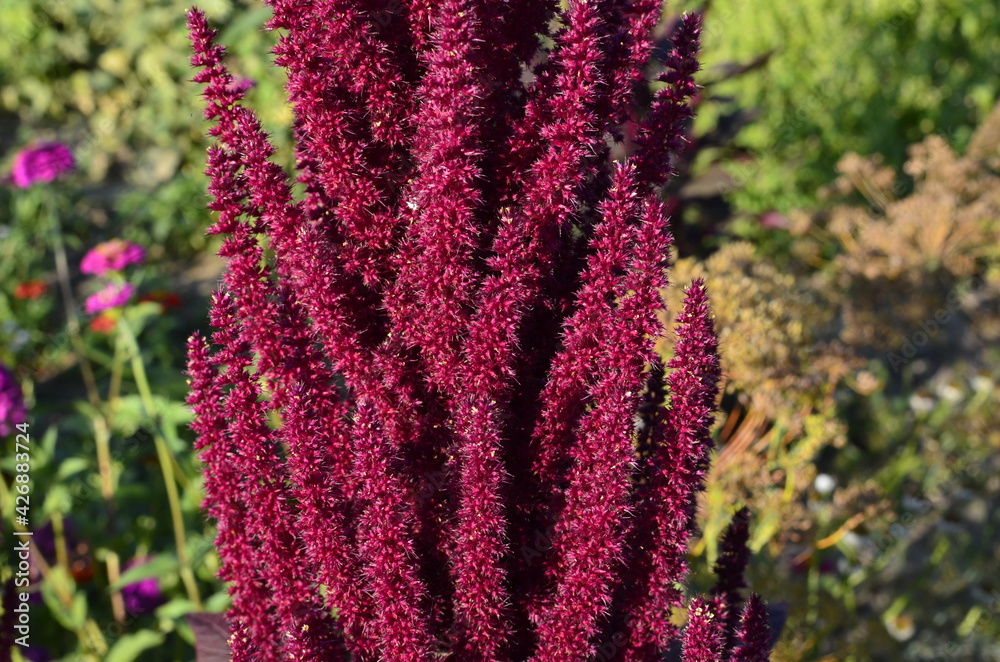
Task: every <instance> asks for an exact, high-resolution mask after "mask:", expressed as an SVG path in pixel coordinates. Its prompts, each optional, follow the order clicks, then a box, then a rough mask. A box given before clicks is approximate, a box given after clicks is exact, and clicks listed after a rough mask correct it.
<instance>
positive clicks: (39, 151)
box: [11, 143, 76, 188]
mask: <svg viewBox="0 0 1000 662" xmlns="http://www.w3.org/2000/svg"><path fill="white" fill-rule="evenodd" d="M75 165H76V164H75V162H74V161H73V154H72V153H71V152H70V151H69V147H67V146H66V145H63V144H62V143H44V144H41V145H38V146H36V147H27V148H25V149H22V150H21V151H20V152H18V153H17V154H16V155H15V156H14V165H13V168H12V169H11V178H12V179H13V180H14V183H15V184H16V185H17V186H19V187H20V188H28V187H29V186H31V185H32V184H34V183H36V182H51V181H52V180H53V179H55V178H56V177H58V176H59V175H60V174H62V173H64V172H67V171H69V170H72V169H73V167H74V166H75Z"/></svg>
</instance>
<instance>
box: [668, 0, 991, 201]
mask: <svg viewBox="0 0 1000 662" xmlns="http://www.w3.org/2000/svg"><path fill="white" fill-rule="evenodd" d="M700 4H701V3H688V4H687V5H686V6H687V7H688V8H694V7H696V6H699V5H700ZM772 51H773V56H772V57H771V59H770V61H769V62H768V64H767V65H766V66H765V67H764V68H763V69H761V70H759V71H756V72H752V73H749V74H747V75H744V76H739V77H736V78H734V79H732V80H729V81H726V82H724V83H721V84H720V85H718V86H717V87H716V88H714V89H713V93H714V94H715V95H718V96H726V97H731V102H730V103H727V104H722V105H721V106H715V107H714V108H713V107H707V108H705V107H703V108H699V115H698V119H697V122H698V125H699V126H702V127H705V126H710V125H712V124H713V123H714V121H715V117H716V116H717V115H718V113H719V112H721V111H722V110H723V109H724V108H725V107H727V106H728V107H731V106H733V105H735V106H736V107H739V108H742V109H746V110H750V109H754V110H756V111H757V112H758V113H759V115H758V120H757V121H755V122H754V123H753V124H752V125H751V126H749V127H747V128H746V129H744V130H743V131H742V132H741V133H740V135H739V136H738V139H737V140H736V144H737V145H738V146H740V147H741V148H744V149H746V150H748V151H749V152H750V154H751V155H752V156H753V157H754V160H755V162H754V163H742V164H733V165H732V166H731V167H730V172H731V173H732V174H733V175H734V176H735V178H736V180H737V183H738V184H741V185H743V186H744V188H743V189H741V190H740V191H738V192H737V193H736V194H734V195H733V196H732V200H733V201H734V203H735V206H736V207H737V208H738V209H739V210H741V211H747V212H763V211H766V210H768V209H777V210H779V211H788V210H790V209H794V208H797V207H809V206H811V205H812V201H813V199H814V195H815V192H816V190H817V189H818V188H819V187H820V186H823V185H824V184H826V183H828V182H829V181H830V180H831V179H833V177H834V166H835V164H836V162H837V160H838V159H839V158H840V156H841V155H843V154H844V153H846V152H850V151H854V152H858V153H861V154H866V155H867V154H875V153H879V154H883V155H884V156H885V157H886V163H887V164H888V165H892V166H895V167H899V166H901V165H902V163H903V160H904V158H905V150H906V146H907V145H909V144H911V143H915V142H918V141H919V140H920V139H921V138H923V137H924V136H925V135H928V134H930V133H938V134H941V135H944V136H947V137H948V138H949V142H951V143H952V144H953V145H954V146H955V147H956V148H957V149H959V150H960V151H961V150H962V149H964V146H965V143H966V141H967V140H968V138H969V136H970V135H971V131H972V127H974V126H976V125H977V124H978V123H979V122H980V121H982V119H983V118H984V117H985V116H986V114H987V113H988V112H989V110H990V108H992V106H993V104H994V102H995V100H996V99H997V95H998V91H1000V9H998V5H997V3H995V2H994V1H993V0H806V1H804V2H768V1H765V0H713V1H712V2H711V5H710V8H709V9H708V11H707V13H706V18H705V38H704V57H703V60H702V62H703V67H704V69H705V73H704V78H705V79H706V80H710V79H711V78H712V77H713V75H714V74H713V67H715V66H717V65H720V64H726V63H733V62H748V61H750V60H752V59H754V58H755V57H757V56H759V55H762V54H764V53H768V52H772Z"/></svg>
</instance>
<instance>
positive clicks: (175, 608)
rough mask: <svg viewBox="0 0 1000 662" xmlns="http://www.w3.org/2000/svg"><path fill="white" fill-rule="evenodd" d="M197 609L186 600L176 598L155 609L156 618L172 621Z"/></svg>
mask: <svg viewBox="0 0 1000 662" xmlns="http://www.w3.org/2000/svg"><path fill="white" fill-rule="evenodd" d="M197 609H198V606H197V605H196V604H195V603H193V602H192V601H190V600H188V599H187V598H177V599H176V600H171V601H170V602H168V603H167V604H165V605H163V606H162V607H159V608H157V610H156V617H157V618H160V619H166V620H170V621H172V620H176V619H178V618H180V617H181V616H187V615H188V614H190V613H191V612H193V611H197Z"/></svg>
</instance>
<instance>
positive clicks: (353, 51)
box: [189, 0, 768, 662]
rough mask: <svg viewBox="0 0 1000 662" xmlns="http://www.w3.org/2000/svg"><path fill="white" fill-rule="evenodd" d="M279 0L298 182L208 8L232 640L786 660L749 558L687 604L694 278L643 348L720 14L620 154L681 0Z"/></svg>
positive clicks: (194, 392) (501, 656)
mask: <svg viewBox="0 0 1000 662" xmlns="http://www.w3.org/2000/svg"><path fill="white" fill-rule="evenodd" d="M269 5H270V6H271V8H272V10H273V18H272V19H271V21H270V22H269V25H268V27H269V28H270V29H280V30H281V34H282V35H283V36H282V38H281V40H280V42H279V45H278V46H277V47H276V50H275V54H276V62H277V64H279V65H280V66H283V67H285V69H286V71H287V74H288V88H287V89H288V94H289V101H290V103H291V104H292V107H293V109H294V112H295V123H294V135H295V138H296V143H297V148H296V163H295V168H296V172H297V180H298V183H300V184H301V185H302V186H301V193H298V191H299V189H298V188H296V189H294V190H293V186H292V183H291V182H289V181H288V179H287V177H286V175H285V172H284V171H283V170H282V168H281V167H280V166H279V165H277V164H275V163H274V162H272V161H271V156H272V154H273V151H274V150H273V148H272V147H271V145H270V144H269V142H268V140H267V137H266V135H265V133H264V131H263V130H262V128H261V125H260V122H259V120H258V119H257V117H256V116H255V114H254V113H253V112H252V111H250V110H249V109H247V108H246V107H245V106H243V105H242V103H241V100H242V96H243V93H244V92H245V90H244V89H243V88H242V86H240V85H238V84H235V83H236V81H235V78H234V76H233V75H232V74H231V73H230V72H229V71H228V70H227V69H226V67H225V65H224V64H223V58H224V55H225V51H224V49H223V48H221V47H220V46H218V45H216V44H215V32H214V31H213V30H212V29H211V28H210V27H209V26H208V24H207V22H206V20H205V17H204V15H203V14H202V13H200V12H198V11H192V12H191V14H190V16H189V28H190V31H191V38H192V41H193V45H194V56H193V58H192V63H193V64H194V65H195V66H196V67H198V68H199V70H200V71H199V72H198V74H197V75H196V77H195V80H196V81H197V82H200V83H203V84H205V86H206V87H205V91H204V95H205V99H206V101H207V110H206V116H207V118H209V119H211V120H214V121H215V124H214V126H213V128H212V129H211V134H212V136H214V137H215V138H216V139H217V142H216V144H215V145H214V146H212V147H211V148H210V149H209V152H208V165H207V172H208V175H209V176H210V179H211V184H210V189H209V192H210V194H211V196H212V197H213V201H212V202H211V204H210V207H211V209H212V210H214V211H215V212H217V214H218V219H217V221H216V223H215V225H214V226H213V227H212V228H211V229H210V232H211V233H213V234H219V235H223V236H224V237H225V240H224V243H223V246H222V249H221V251H220V254H221V255H222V256H223V257H225V258H227V259H228V270H227V272H226V274H225V276H224V279H223V284H222V286H221V290H220V291H219V292H218V293H217V294H216V296H215V297H214V299H213V303H212V311H211V321H212V325H213V327H214V328H215V332H214V334H213V337H212V338H211V341H212V342H209V340H208V339H205V338H202V337H200V336H195V337H192V339H191V340H190V343H189V374H190V377H191V394H190V397H189V403H190V404H191V405H192V407H193V409H194V413H195V422H194V423H193V425H192V426H193V428H194V430H195V432H196V433H197V435H198V441H197V447H198V448H199V449H200V450H201V453H202V459H203V461H204V463H205V467H206V469H205V471H206V476H205V490H206V506H207V508H208V512H209V514H210V515H211V516H212V517H213V518H214V519H215V521H216V522H217V523H218V528H219V533H218V538H217V546H218V549H219V553H220V558H221V560H222V566H221V577H222V578H223V579H225V580H227V581H229V582H230V591H231V594H232V598H233V603H232V608H231V610H230V613H229V620H230V622H231V624H232V628H233V629H232V638H231V640H230V645H231V647H232V655H233V660H235V661H236V662H242V661H244V660H255V661H258V660H263V661H270V660H274V661H277V660H315V661H318V662H323V661H327V660H330V661H346V660H353V661H357V662H375V661H378V660H386V661H392V662H430V661H431V660H434V659H437V658H439V657H442V656H447V657H449V659H452V660H455V661H456V662H467V661H468V662H472V661H473V660H491V661H502V662H514V661H515V660H531V661H532V662H565V661H570V660H571V661H576V660H588V659H594V658H595V656H598V655H599V656H601V657H600V659H602V660H609V659H612V658H613V659H620V660H625V661H630V662H647V661H649V662H651V661H653V660H660V659H662V657H663V655H664V654H665V653H666V652H667V651H670V650H683V651H684V653H683V655H684V660H685V661H686V662H709V661H711V662H716V661H717V660H724V659H725V660H728V659H734V660H735V659H737V658H735V657H731V655H732V654H733V651H735V650H742V651H744V652H745V653H746V654H745V655H744V656H742V657H739V658H738V659H740V660H751V661H756V660H765V659H767V651H766V647H765V648H764V649H762V648H761V644H760V642H761V641H767V640H768V637H767V636H766V628H767V626H766V622H764V620H762V617H761V610H762V609H763V608H762V606H761V605H760V603H759V601H757V602H750V603H748V604H747V606H746V608H742V606H741V605H742V601H741V600H740V596H739V594H738V592H737V591H738V589H739V588H741V587H742V582H741V580H737V579H736V578H735V573H737V572H741V571H742V566H740V565H739V558H742V557H740V556H739V554H738V553H737V552H736V550H733V553H732V554H730V555H727V556H725V557H724V559H722V560H721V561H720V564H721V565H722V566H723V567H722V571H721V573H720V576H721V577H723V578H724V579H723V580H720V581H722V584H721V586H722V588H721V589H720V590H719V591H718V592H717V593H716V597H715V598H714V599H712V598H706V599H697V600H695V601H693V602H691V603H690V605H689V614H690V617H689V623H690V624H689V625H688V627H687V628H685V630H684V631H683V632H680V631H678V629H677V628H676V627H675V626H674V625H672V624H671V621H670V615H671V611H672V610H674V609H683V608H684V607H685V605H687V604H688V601H687V598H686V597H685V595H684V594H683V592H682V591H681V590H680V589H679V588H678V586H679V585H680V583H682V582H683V581H684V579H685V576H686V573H687V568H686V560H685V556H686V551H687V543H688V539H689V537H690V536H691V533H692V531H693V530H694V527H695V522H694V512H695V503H696V496H697V493H698V491H699V490H701V489H702V486H703V480H704V475H705V471H706V468H707V463H708V457H709V455H708V453H709V450H710V448H711V437H710V434H709V428H710V425H711V423H712V418H713V413H714V408H715V400H716V396H717V393H718V387H717V382H718V379H719V363H718V354H717V347H716V342H717V341H716V336H715V331H714V329H713V324H712V317H711V312H710V309H709V305H708V299H707V295H706V292H705V289H704V285H703V284H702V283H700V282H695V283H693V284H692V285H691V286H690V287H689V289H688V294H687V300H686V302H685V304H684V310H683V312H682V313H680V314H679V315H678V321H679V326H678V337H677V342H676V351H675V355H674V358H673V360H672V361H670V363H669V364H668V365H666V366H664V365H660V364H659V363H658V360H657V355H656V353H655V352H654V351H653V344H654V341H655V340H656V339H657V338H658V337H659V336H660V335H661V334H662V333H663V331H664V330H663V329H662V328H661V326H660V323H659V321H658V319H659V318H658V316H657V312H658V310H659V309H660V308H661V307H662V301H661V298H660V291H661V290H662V288H664V287H665V286H666V270H667V266H668V265H667V256H668V253H669V248H670V241H671V239H670V233H669V230H668V220H667V218H666V215H665V211H664V207H663V205H662V204H661V201H660V197H659V191H660V187H661V186H662V185H663V184H664V183H665V181H666V180H667V179H668V177H669V176H670V163H671V154H672V153H674V152H676V151H677V150H678V149H680V148H681V147H682V146H683V138H682V136H683V128H684V125H685V123H686V122H687V121H688V120H689V119H690V117H691V110H690V106H689V103H688V102H689V99H690V98H691V96H692V95H693V94H694V93H695V92H696V90H697V86H696V85H695V83H694V80H693V75H694V73H695V72H696V71H697V68H698V65H697V60H696V53H697V47H698V36H699V32H700V19H699V17H698V15H690V16H686V17H685V18H684V19H683V20H681V21H680V23H679V25H678V27H677V28H676V31H675V33H674V34H673V36H672V43H673V49H672V51H671V53H670V55H669V57H668V58H667V61H666V68H665V70H664V72H663V73H662V74H661V75H660V76H659V80H660V81H661V82H662V83H665V85H663V86H662V88H661V89H660V90H659V91H657V92H656V94H655V96H654V101H653V104H652V106H651V108H650V109H649V111H648V113H647V114H646V116H645V118H644V119H643V120H642V121H641V125H640V126H639V127H638V129H637V131H636V132H635V139H634V143H635V150H634V152H633V153H632V154H631V155H630V156H629V157H628V158H627V159H626V160H624V161H622V162H615V161H613V160H612V159H611V158H610V154H611V148H610V145H611V143H612V141H615V140H620V139H621V138H622V136H623V127H624V126H625V125H626V123H627V122H629V121H631V118H632V117H633V116H634V115H635V110H634V108H633V106H634V105H635V103H634V99H633V90H634V89H635V87H636V86H637V85H640V84H643V83H644V82H645V81H644V71H645V68H646V65H647V63H648V61H649V60H650V56H651V50H652V41H651V34H652V32H653V29H654V28H655V27H656V24H657V22H658V20H659V17H660V13H661V6H660V2H659V0H634V1H629V2H624V1H617V0H612V1H608V2H604V1H602V2H593V1H589V0H569V2H568V3H566V8H565V9H564V10H562V11H560V10H559V7H558V3H555V2H538V1H537V0H510V1H509V2H503V3H490V2H482V1H480V0H441V1H440V2H435V3H432V2H425V1H423V0H406V1H404V2H392V3H388V4H385V3H367V2H353V1H350V0H331V1H328V2H319V1H316V0H296V1H294V2H292V1H291V0H269ZM550 32H551V34H550ZM538 35H547V36H548V37H551V39H544V40H541V39H539V38H538ZM543 43H544V44H550V46H545V47H543V45H542V44H543ZM265 246H266V250H265ZM637 420H640V421H641V424H637ZM275 422H277V425H276V424H275ZM731 538H732V540H734V541H738V540H739V536H738V535H736V534H733V535H732V536H731ZM731 559H734V560H735V561H734V562H733V563H730V560H731ZM731 614H736V615H737V616H736V617H735V618H733V617H732V616H731ZM765 616H766V614H765ZM762 632H764V633H765V634H763V635H762V634H761V633H762Z"/></svg>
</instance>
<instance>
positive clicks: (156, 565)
mask: <svg viewBox="0 0 1000 662" xmlns="http://www.w3.org/2000/svg"><path fill="white" fill-rule="evenodd" d="M179 568H180V565H179V564H178V563H177V558H176V557H175V556H173V555H171V554H160V555H158V556H155V557H154V558H153V559H151V560H150V561H149V562H148V563H143V564H142V565H137V566H135V567H134V568H130V569H129V570H128V571H127V572H126V573H124V574H123V575H122V576H121V577H119V578H118V581H116V582H114V583H113V584H111V586H109V587H108V592H111V593H113V592H114V591H120V590H122V588H124V587H126V586H128V585H129V584H135V583H136V582H141V581H142V580H143V579H148V578H150V577H160V576H163V575H167V574H173V573H176V572H177V571H178V569H179Z"/></svg>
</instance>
